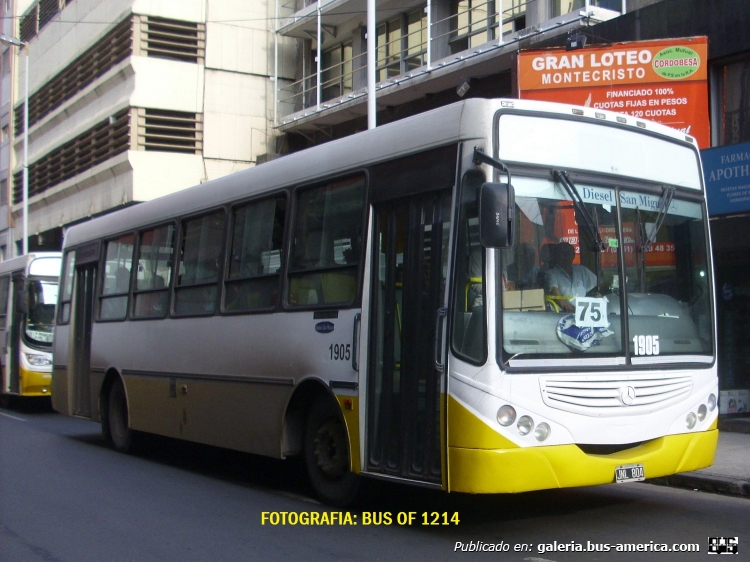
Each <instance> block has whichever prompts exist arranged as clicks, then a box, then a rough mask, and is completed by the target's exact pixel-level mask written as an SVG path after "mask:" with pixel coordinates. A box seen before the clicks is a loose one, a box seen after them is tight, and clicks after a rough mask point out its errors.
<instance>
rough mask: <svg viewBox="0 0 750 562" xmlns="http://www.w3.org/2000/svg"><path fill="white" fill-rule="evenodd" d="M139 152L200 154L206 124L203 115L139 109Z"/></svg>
mask: <svg viewBox="0 0 750 562" xmlns="http://www.w3.org/2000/svg"><path fill="white" fill-rule="evenodd" d="M137 145H138V149H140V150H158V151H162V152H184V153H187V154H200V153H201V151H202V150H203V122H202V115H201V114H200V113H186V112H183V111H167V110H163V109H142V108H139V109H138V142H137Z"/></svg>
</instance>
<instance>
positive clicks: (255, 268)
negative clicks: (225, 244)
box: [224, 196, 286, 312]
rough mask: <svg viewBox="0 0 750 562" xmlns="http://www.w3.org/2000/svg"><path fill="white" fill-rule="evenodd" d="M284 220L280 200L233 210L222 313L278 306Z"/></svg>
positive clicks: (283, 206) (283, 202) (282, 204)
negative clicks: (227, 273) (223, 311)
mask: <svg viewBox="0 0 750 562" xmlns="http://www.w3.org/2000/svg"><path fill="white" fill-rule="evenodd" d="M285 218H286V198H285V197H283V196H282V197H274V198H273V199H265V200H263V201H255V202H252V203H250V204H248V205H245V206H242V207H238V208H236V209H234V212H233V213H232V247H231V250H230V254H229V255H230V259H229V277H228V279H227V280H226V282H225V287H226V288H225V291H224V310H227V311H230V312H240V311H251V310H268V309H272V308H274V307H275V306H276V304H277V303H278V300H279V271H280V269H281V252H282V249H283V244H284V223H285Z"/></svg>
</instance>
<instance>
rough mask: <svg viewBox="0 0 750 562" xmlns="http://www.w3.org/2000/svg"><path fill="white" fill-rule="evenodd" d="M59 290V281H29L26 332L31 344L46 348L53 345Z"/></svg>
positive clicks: (32, 279)
mask: <svg viewBox="0 0 750 562" xmlns="http://www.w3.org/2000/svg"><path fill="white" fill-rule="evenodd" d="M57 288H58V282H57V280H54V281H49V280H44V279H34V278H31V279H30V280H29V284H28V313H27V314H26V323H25V328H24V330H25V333H26V338H27V339H28V340H29V341H30V342H31V343H34V344H37V345H41V346H45V347H48V346H51V345H52V338H53V331H54V329H55V304H56V303H57Z"/></svg>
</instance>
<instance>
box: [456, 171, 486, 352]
mask: <svg viewBox="0 0 750 562" xmlns="http://www.w3.org/2000/svg"><path fill="white" fill-rule="evenodd" d="M484 177H485V176H484V173H482V172H480V171H478V170H470V171H468V172H466V174H464V177H463V181H462V186H461V207H460V216H459V220H458V224H457V227H456V237H457V243H456V268H455V272H456V283H455V291H456V293H455V299H454V302H455V309H454V313H455V314H454V317H455V322H454V326H453V349H454V350H455V352H456V353H457V354H458V355H462V356H464V357H466V358H468V359H470V360H472V362H483V361H484V359H485V357H486V354H487V329H486V326H485V308H484V302H485V298H484V293H485V282H484V254H485V251H484V248H483V247H482V246H481V245H480V244H479V208H478V204H477V195H478V192H479V186H481V185H482V183H483V182H484Z"/></svg>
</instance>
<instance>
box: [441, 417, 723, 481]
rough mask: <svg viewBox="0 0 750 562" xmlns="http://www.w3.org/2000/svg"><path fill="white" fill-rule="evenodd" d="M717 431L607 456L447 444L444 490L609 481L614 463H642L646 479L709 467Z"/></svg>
mask: <svg viewBox="0 0 750 562" xmlns="http://www.w3.org/2000/svg"><path fill="white" fill-rule="evenodd" d="M718 439H719V432H718V430H716V429H712V430H709V431H704V432H700V433H686V434H680V435H668V436H665V437H660V438H658V439H653V440H651V441H648V442H646V443H643V444H641V445H639V446H637V447H633V448H632V449H628V450H625V451H620V452H617V453H613V454H610V455H591V454H586V453H584V452H583V451H582V450H581V449H579V448H578V447H577V446H576V445H557V446H552V447H526V448H513V449H466V448H460V447H448V466H449V477H448V489H449V490H450V491H452V492H466V493H472V494H494V493H513V492H528V491H531V490H544V489H550V488H570V487H575V486H592V485H597V484H611V483H614V481H615V470H616V469H617V467H621V466H624V465H631V464H642V465H643V466H644V471H645V476H646V478H656V477H659V476H667V475H670V474H675V473H677V472H689V471H691V470H698V469H700V468H705V467H707V466H711V464H712V463H713V460H714V455H715V453H716V444H717V442H718Z"/></svg>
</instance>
